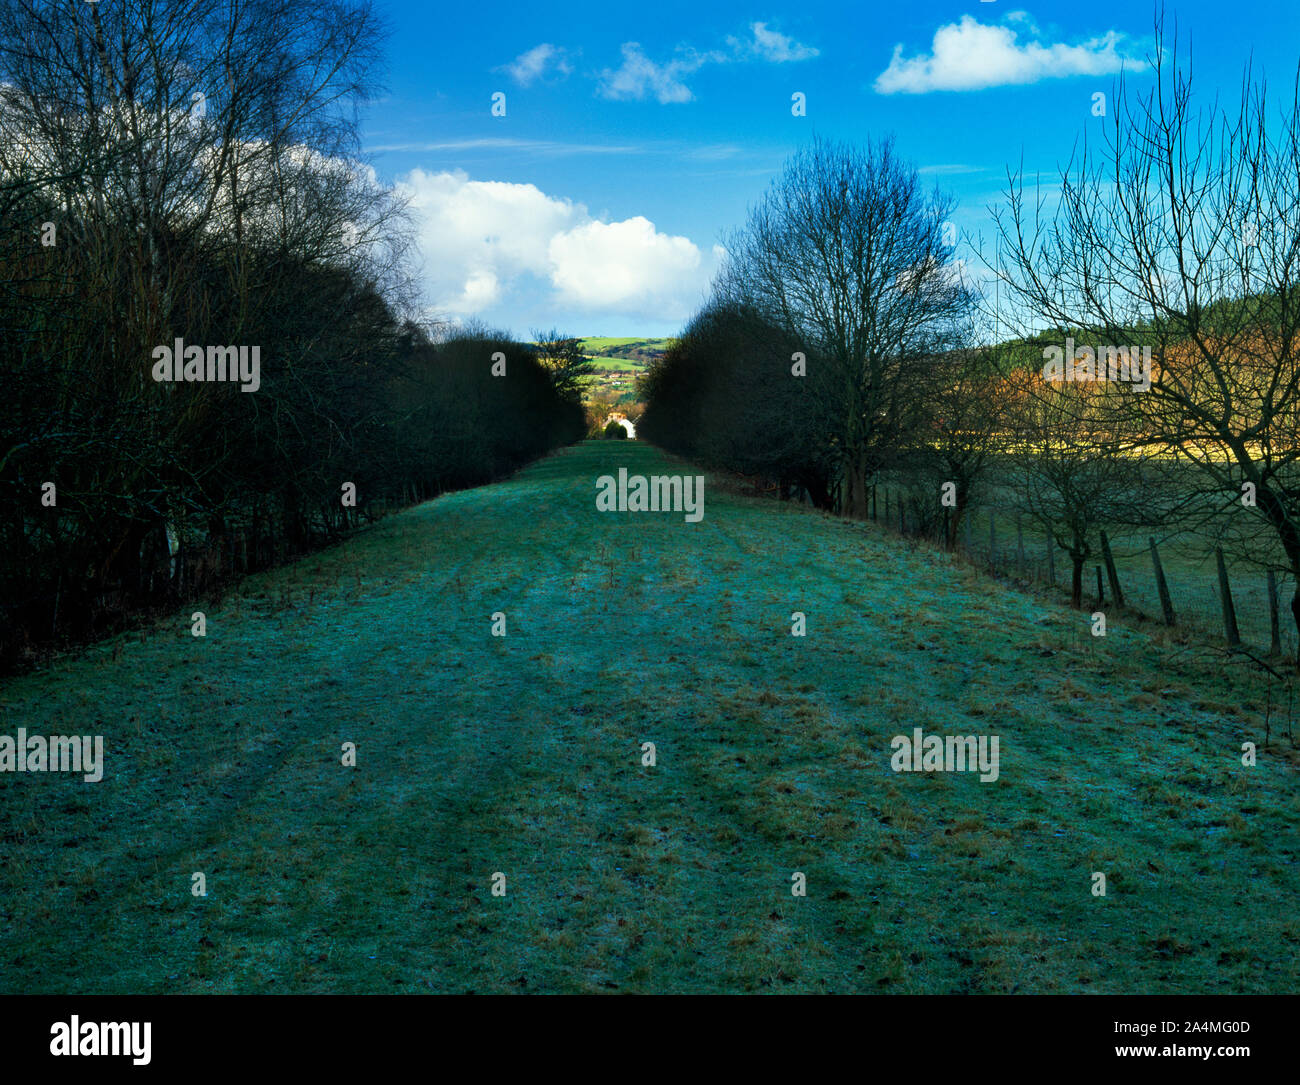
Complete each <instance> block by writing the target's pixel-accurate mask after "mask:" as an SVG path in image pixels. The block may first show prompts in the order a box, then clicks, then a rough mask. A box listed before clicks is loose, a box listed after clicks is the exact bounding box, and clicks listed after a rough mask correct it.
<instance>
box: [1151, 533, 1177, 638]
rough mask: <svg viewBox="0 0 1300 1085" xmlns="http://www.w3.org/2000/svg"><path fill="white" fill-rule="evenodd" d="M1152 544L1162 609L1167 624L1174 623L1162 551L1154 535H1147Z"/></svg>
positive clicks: (1172, 604)
mask: <svg viewBox="0 0 1300 1085" xmlns="http://www.w3.org/2000/svg"><path fill="white" fill-rule="evenodd" d="M1147 542H1148V543H1150V544H1151V564H1152V565H1153V566H1154V567H1155V571H1156V591H1158V592H1159V593H1160V610H1161V612H1162V613H1163V614H1164V616H1165V625H1173V624H1174V603H1173V600H1172V599H1171V598H1170V597H1169V585H1168V584H1167V583H1166V582H1165V567H1164V566H1163V565H1161V564H1160V551H1159V550H1157V549H1156V540H1155V538H1154V536H1150V535H1148V536H1147Z"/></svg>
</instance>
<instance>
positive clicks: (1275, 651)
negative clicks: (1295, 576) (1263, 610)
mask: <svg viewBox="0 0 1300 1085" xmlns="http://www.w3.org/2000/svg"><path fill="white" fill-rule="evenodd" d="M1268 651H1269V655H1274V656H1280V655H1281V654H1282V630H1281V627H1280V625H1279V624H1278V614H1277V574H1276V573H1275V572H1273V570H1272V569H1270V570H1269V571H1268Z"/></svg>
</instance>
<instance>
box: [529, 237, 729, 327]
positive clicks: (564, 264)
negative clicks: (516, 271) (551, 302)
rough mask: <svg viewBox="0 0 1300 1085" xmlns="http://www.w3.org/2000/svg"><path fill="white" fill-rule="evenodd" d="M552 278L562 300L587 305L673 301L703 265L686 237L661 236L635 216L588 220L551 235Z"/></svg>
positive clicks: (607, 305)
mask: <svg viewBox="0 0 1300 1085" xmlns="http://www.w3.org/2000/svg"><path fill="white" fill-rule="evenodd" d="M548 255H549V256H550V260H551V267H552V271H551V280H552V282H554V283H555V285H556V287H557V288H558V289H559V292H560V297H561V299H562V300H563V301H564V302H566V303H568V304H571V305H575V306H580V307H583V308H590V309H602V308H625V307H626V306H627V304H628V303H629V302H631V301H637V302H639V303H640V304H642V305H647V304H654V303H655V302H668V303H671V302H672V301H673V299H674V298H677V297H678V296H679V295H680V293H681V287H682V284H683V283H690V282H693V281H695V280H697V279H698V277H699V274H698V273H699V272H700V270H701V267H702V265H703V263H704V261H703V257H702V255H701V253H700V250H699V249H698V248H696V246H695V245H694V243H693V242H691V240H690V239H689V238H685V237H670V236H668V235H667V234H661V233H659V231H657V230H656V229H655V227H654V223H652V222H650V221H649V220H648V219H646V218H643V217H641V216H640V215H637V216H636V217H635V218H630V219H625V220H624V221H622V222H588V223H584V224H583V225H581V226H577V227H574V228H573V229H571V230H567V231H565V232H564V233H562V234H557V235H556V236H555V237H553V238H551V243H550V246H549V249H548Z"/></svg>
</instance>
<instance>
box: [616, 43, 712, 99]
mask: <svg viewBox="0 0 1300 1085" xmlns="http://www.w3.org/2000/svg"><path fill="white" fill-rule="evenodd" d="M622 48H623V64H622V66H621V67H619V68H617V69H612V70H611V69H609V68H606V69H605V70H604V71H603V72H601V73H600V78H601V83H600V93H601V94H602V95H603V96H604V97H606V98H613V99H616V100H627V99H631V100H634V101H642V100H644V99H645V98H646V96H647V95H653V96H654V97H655V99H657V100H658V101H659V102H660V104H663V105H667V104H668V103H669V102H689V101H691V100H692V99H693V98H694V97H695V95H694V94H692V93H691V89H690V87H688V86H687V85H686V84H685V83H683V82H682V76H685V75H690V74H692V73H693V72H696V71H699V69H700V68H702V67H703V66H704V65H705V64H707V63H708V62H709V61H710V60H717V59H720V55H719V54H713V53H696V52H694V51H693V50H692V51H688V52H686V53H685V54H684V55H682V56H679V57H677V58H675V59H673V60H670V61H668V62H667V63H665V64H656V63H655V62H654V61H653V60H651V59H650V58H649V57H647V56H646V55H645V53H643V52H642V51H641V46H640V44H639V43H638V42H634V41H628V42H624V43H623V47H622Z"/></svg>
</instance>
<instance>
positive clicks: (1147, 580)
mask: <svg viewBox="0 0 1300 1085" xmlns="http://www.w3.org/2000/svg"><path fill="white" fill-rule="evenodd" d="M900 496H901V495H900V493H899V492H898V491H890V490H887V489H885V488H883V487H881V488H880V489H879V491H878V492H877V494H876V495H875V500H874V501H873V502H872V512H873V517H872V518H873V519H875V520H876V521H877V522H878V523H881V524H882V525H884V526H887V527H889V528H891V529H892V530H894V531H898V532H900V533H903V534H914V533H915V530H916V524H915V522H914V520H913V518H912V517H911V516H910V515H909V513H908V512H907V511H906V504H905V502H902V501H900ZM955 545H956V549H957V550H958V551H959V552H960V553H963V554H964V555H966V557H967V558H968V559H969V560H970V561H972V562H973V563H975V564H977V565H983V566H985V567H987V568H988V569H989V570H990V571H991V572H993V573H995V574H997V575H998V576H1002V577H1006V578H1008V579H1013V580H1019V581H1022V582H1024V583H1027V584H1038V585H1041V586H1043V587H1049V586H1054V587H1055V588H1056V589H1057V590H1059V591H1060V592H1061V593H1062V594H1063V595H1064V596H1065V597H1066V598H1068V597H1069V595H1070V589H1071V577H1072V565H1071V561H1070V557H1069V555H1068V554H1067V553H1066V552H1065V551H1063V550H1061V549H1059V548H1056V549H1054V550H1053V548H1052V547H1051V546H1049V542H1048V538H1047V536H1046V535H1045V534H1044V533H1043V532H1042V531H1041V530H1040V529H1039V528H1038V527H1037V525H1036V524H1035V523H1034V521H1032V520H1031V519H1030V518H1029V517H1027V516H1024V515H1020V514H1017V513H1016V512H1014V511H1012V510H1009V509H1006V508H1001V507H997V506H991V505H986V506H981V507H979V508H977V509H975V510H973V511H972V512H970V513H968V514H967V515H966V516H965V517H963V523H962V528H961V530H960V531H959V532H958V537H957V539H956V542H955ZM1108 545H1109V549H1110V556H1111V562H1112V564H1113V573H1112V570H1111V569H1108V568H1107V561H1106V558H1105V555H1104V553H1097V554H1094V555H1092V556H1090V557H1089V559H1088V562H1087V564H1086V565H1085V567H1084V570H1083V602H1084V604H1085V605H1087V606H1094V607H1096V608H1097V609H1100V610H1102V611H1107V610H1109V609H1110V608H1113V607H1115V606H1117V605H1118V603H1119V600H1118V599H1117V597H1116V593H1115V583H1114V582H1115V581H1117V582H1118V587H1119V589H1120V592H1121V594H1122V597H1123V605H1124V607H1125V608H1126V609H1129V610H1133V611H1137V612H1138V613H1140V614H1142V615H1144V616H1145V617H1147V618H1151V619H1153V620H1155V621H1158V622H1167V617H1172V622H1167V624H1171V625H1172V626H1173V627H1175V628H1179V629H1183V630H1186V631H1188V632H1191V633H1194V634H1195V635H1196V636H1198V637H1200V636H1203V637H1204V638H1205V639H1206V640H1208V641H1216V642H1218V643H1225V642H1226V643H1232V642H1233V639H1234V634H1233V627H1234V625H1235V635H1236V638H1237V639H1238V640H1239V642H1240V643H1241V644H1242V645H1243V646H1245V647H1248V648H1250V649H1252V650H1254V651H1257V652H1259V653H1261V654H1265V655H1273V654H1279V653H1280V654H1281V655H1283V656H1287V657H1290V658H1292V659H1294V658H1296V652H1297V636H1296V628H1295V621H1294V619H1293V618H1292V615H1291V607H1290V601H1291V597H1292V594H1293V593H1294V591H1295V581H1294V578H1293V577H1292V576H1291V575H1290V574H1288V573H1281V572H1278V573H1275V574H1273V576H1272V577H1270V575H1269V573H1268V572H1267V571H1266V570H1264V569H1262V568H1261V567H1260V566H1259V565H1258V564H1256V563H1253V562H1248V561H1244V560H1241V559H1240V558H1239V557H1235V556H1234V555H1232V554H1224V555H1223V558H1222V561H1223V567H1222V571H1221V570H1220V566H1219V555H1218V554H1216V551H1215V549H1214V548H1213V547H1210V546H1208V545H1207V544H1206V542H1205V540H1204V539H1199V538H1196V537H1192V536H1166V537H1165V538H1164V539H1157V538H1155V537H1154V536H1150V535H1130V534H1116V535H1114V536H1112V537H1110V538H1108ZM1157 563H1158V567H1159V569H1160V572H1161V573H1163V576H1164V581H1165V586H1166V589H1167V599H1166V600H1164V601H1162V599H1161V592H1160V585H1159V577H1158V574H1157ZM1112 576H1113V579H1112ZM1270 581H1271V583H1270ZM1225 585H1226V587H1227V595H1228V597H1229V598H1230V600H1231V607H1230V608H1225V606H1224V590H1223V589H1224V586H1225ZM1165 602H1167V603H1168V607H1169V610H1168V611H1166V607H1165Z"/></svg>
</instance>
